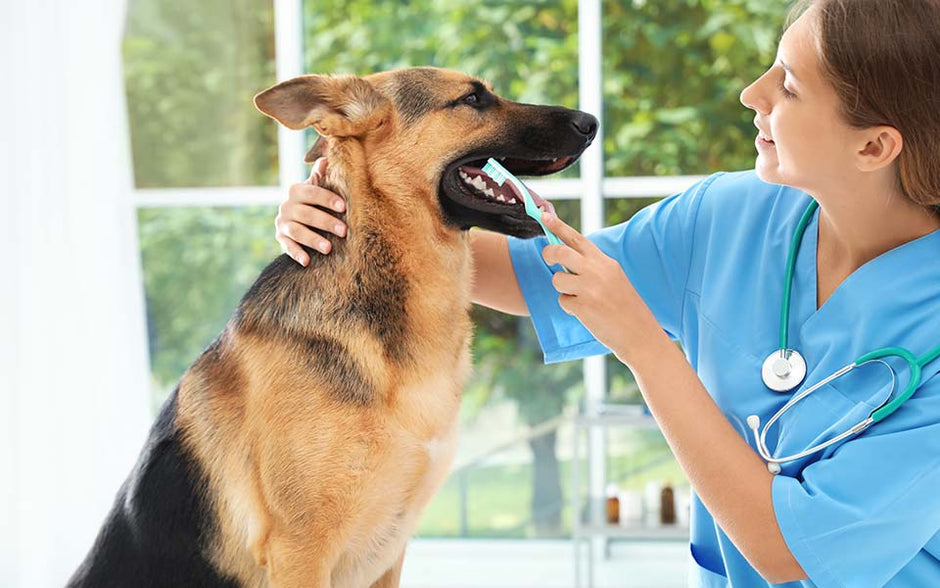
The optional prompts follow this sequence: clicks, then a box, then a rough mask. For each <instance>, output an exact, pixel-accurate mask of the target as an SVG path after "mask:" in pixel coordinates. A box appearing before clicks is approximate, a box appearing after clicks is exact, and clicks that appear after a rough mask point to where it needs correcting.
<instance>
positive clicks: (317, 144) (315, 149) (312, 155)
mask: <svg viewBox="0 0 940 588" xmlns="http://www.w3.org/2000/svg"><path fill="white" fill-rule="evenodd" d="M324 155H326V140H324V139H323V137H322V136H321V137H317V140H316V141H314V142H313V145H312V146H311V147H310V151H307V155H305V156H304V163H313V162H314V161H316V160H317V158H320V157H323V156H324Z"/></svg>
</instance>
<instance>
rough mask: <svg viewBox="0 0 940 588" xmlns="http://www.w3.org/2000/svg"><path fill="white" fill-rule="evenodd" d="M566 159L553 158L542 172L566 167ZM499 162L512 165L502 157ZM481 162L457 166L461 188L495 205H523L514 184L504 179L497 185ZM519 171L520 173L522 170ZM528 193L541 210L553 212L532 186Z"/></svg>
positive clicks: (517, 167) (522, 200)
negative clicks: (484, 169)
mask: <svg viewBox="0 0 940 588" xmlns="http://www.w3.org/2000/svg"><path fill="white" fill-rule="evenodd" d="M566 159H572V158H558V159H554V160H552V161H551V163H550V165H548V166H546V167H544V168H543V172H544V173H547V174H550V173H554V171H556V170H555V169H554V168H556V167H557V169H559V170H561V169H564V168H565V167H568V165H569V164H570V162H568V161H565V160H566ZM516 161H518V160H516ZM499 162H500V163H501V164H502V165H503V166H504V167H507V169H508V166H513V160H507V159H506V158H502V159H500V160H499ZM483 164H484V162H482V161H475V162H471V163H469V164H466V165H462V166H458V167H457V175H458V176H459V177H460V180H461V182H462V186H461V188H463V189H464V190H465V191H466V192H467V194H468V195H469V196H471V197H474V198H478V199H481V200H484V201H487V202H489V203H493V204H496V205H497V206H523V207H524V206H525V199H524V197H523V195H522V193H521V192H520V191H519V189H518V188H517V187H516V185H515V184H513V183H512V182H510V181H506V182H504V183H503V184H502V185H499V184H498V183H497V182H496V181H495V180H494V179H493V178H491V177H490V176H489V175H487V174H486V172H484V171H483V170H482V169H481V167H482V165H483ZM513 167H515V168H516V169H519V168H520V167H521V166H519V165H514V166H513ZM515 173H516V172H513V174H514V175H515ZM519 173H520V175H522V173H523V172H519ZM530 173H531V172H530ZM529 194H530V195H531V196H532V200H533V201H534V202H535V205H536V206H537V207H538V208H539V210H542V211H543V212H545V211H547V212H551V213H554V212H555V207H554V206H552V203H551V202H549V201H547V200H545V199H544V198H542V197H541V196H539V195H538V194H536V193H535V191H534V190H532V188H529Z"/></svg>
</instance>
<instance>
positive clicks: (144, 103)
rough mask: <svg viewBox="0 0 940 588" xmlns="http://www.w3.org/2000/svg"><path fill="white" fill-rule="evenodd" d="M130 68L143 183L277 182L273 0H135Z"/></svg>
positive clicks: (138, 173) (127, 52)
mask: <svg viewBox="0 0 940 588" xmlns="http://www.w3.org/2000/svg"><path fill="white" fill-rule="evenodd" d="M128 4H129V5H128V15H127V27H126V34H125V37H124V71H125V82H126V88H127V105H128V114H129V117H130V123H131V124H130V128H131V146H132V151H133V157H134V172H135V177H136V180H137V187H138V188H168V187H184V186H250V185H272V184H276V183H277V129H276V126H275V125H274V124H272V123H271V122H270V119H268V118H267V117H264V116H262V115H260V114H259V113H258V111H257V110H256V109H255V107H254V104H253V103H252V97H253V96H254V95H255V93H257V92H258V91H259V90H261V89H263V88H264V87H265V86H268V85H271V84H273V83H274V25H273V6H272V0H266V1H260V2H259V1H258V0H200V1H199V2H180V1H179V0H137V1H135V0H131V2H129V3H128Z"/></svg>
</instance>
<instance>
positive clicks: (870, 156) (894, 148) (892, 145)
mask: <svg viewBox="0 0 940 588" xmlns="http://www.w3.org/2000/svg"><path fill="white" fill-rule="evenodd" d="M866 139H867V140H866ZM863 140H865V143H864V145H862V147H861V149H859V151H858V153H857V166H858V169H860V170H862V171H875V170H878V169H881V168H883V167H885V166H888V165H890V164H891V163H892V162H894V161H895V160H896V159H897V158H898V155H900V154H901V149H903V148H904V139H903V138H902V137H901V133H900V131H898V130H897V129H896V128H894V127H889V126H886V125H883V126H878V127H872V128H871V129H866V130H865V131H864V135H863Z"/></svg>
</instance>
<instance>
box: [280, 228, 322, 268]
mask: <svg viewBox="0 0 940 588" xmlns="http://www.w3.org/2000/svg"><path fill="white" fill-rule="evenodd" d="M276 238H277V240H278V243H280V244H281V247H282V248H283V249H284V250H285V253H287V254H288V255H290V256H291V257H293V258H294V260H295V261H297V262H300V259H297V257H296V256H294V255H293V254H292V253H291V250H292V249H293V246H294V245H296V246H297V249H299V248H300V245H305V246H307V247H309V248H310V249H316V250H317V251H319V252H320V253H329V252H330V249H331V247H332V245H331V243H330V242H329V240H327V239H326V238H325V237H323V236H321V235H318V234H317V233H316V232H315V231H314V230H312V229H311V228H310V227H308V226H306V225H304V224H301V223H299V222H296V221H287V222H282V223H280V224H279V225H278V231H277V237H276ZM295 252H296V250H295ZM300 252H301V253H303V250H302V249H300ZM304 256H306V254H305V253H304ZM302 265H307V264H302Z"/></svg>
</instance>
